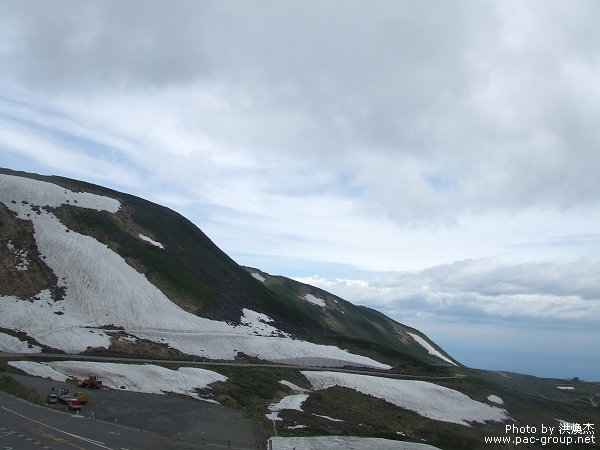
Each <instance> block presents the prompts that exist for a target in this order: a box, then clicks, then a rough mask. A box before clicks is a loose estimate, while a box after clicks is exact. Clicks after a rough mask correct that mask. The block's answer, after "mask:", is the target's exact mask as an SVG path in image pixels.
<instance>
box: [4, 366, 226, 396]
mask: <svg viewBox="0 0 600 450" xmlns="http://www.w3.org/2000/svg"><path fill="white" fill-rule="evenodd" d="M14 363H15V364H11V365H14V366H15V367H18V368H19V369H21V370H23V371H25V372H27V373H29V374H30V375H36V376H48V375H38V374H39V373H42V374H44V373H49V374H50V373H51V374H53V376H50V378H52V379H53V380H57V381H64V380H65V379H67V378H77V379H84V378H87V377H88V376H89V375H90V374H91V373H93V374H94V375H97V376H98V378H99V379H100V380H102V384H103V385H104V386H107V387H110V388H113V389H123V388H122V386H124V387H125V390H128V391H133V392H143V393H146V394H164V393H167V392H173V393H176V394H183V395H188V396H192V397H194V396H196V393H195V392H194V391H195V390H196V389H204V388H207V387H208V385H210V384H212V383H215V382H217V381H227V377H225V376H223V375H221V374H218V373H216V372H213V371H211V370H205V369H197V368H195V367H181V368H179V370H170V369H165V368H164V367H160V366H156V365H152V364H144V365H136V364H116V363H99V362H89V361H55V362H49V363H44V364H41V363H34V362H29V361H14ZM16 363H21V364H20V365H21V366H22V367H19V366H17V365H16ZM22 363H27V364H26V365H23V364H22Z"/></svg>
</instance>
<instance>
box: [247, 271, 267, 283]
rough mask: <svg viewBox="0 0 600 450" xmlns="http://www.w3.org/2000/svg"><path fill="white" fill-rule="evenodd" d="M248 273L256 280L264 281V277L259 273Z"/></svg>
mask: <svg viewBox="0 0 600 450" xmlns="http://www.w3.org/2000/svg"><path fill="white" fill-rule="evenodd" d="M250 275H252V276H253V277H254V278H256V279H257V280H258V281H262V282H263V283H264V282H265V277H262V276H260V274H259V273H257V272H252V273H251V274H250Z"/></svg>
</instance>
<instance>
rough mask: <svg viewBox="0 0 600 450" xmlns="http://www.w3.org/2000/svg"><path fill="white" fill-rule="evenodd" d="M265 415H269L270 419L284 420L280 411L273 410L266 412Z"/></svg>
mask: <svg viewBox="0 0 600 450" xmlns="http://www.w3.org/2000/svg"><path fill="white" fill-rule="evenodd" d="M265 416H266V417H267V419H269V420H273V421H275V420H283V419H282V418H281V417H279V413H278V412H272V413H269V414H265Z"/></svg>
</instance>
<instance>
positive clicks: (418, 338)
mask: <svg viewBox="0 0 600 450" xmlns="http://www.w3.org/2000/svg"><path fill="white" fill-rule="evenodd" d="M408 334H410V335H411V336H412V337H413V339H414V340H415V341H417V342H418V343H419V344H421V346H423V347H424V348H425V350H427V351H428V352H429V354H430V355H433V356H437V357H438V358H441V359H443V360H444V361H446V362H449V363H450V364H454V365H455V366H458V365H457V364H456V363H455V362H454V361H452V360H451V359H448V358H447V357H446V356H444V355H442V354H441V353H440V352H438V351H437V350H436V349H435V348H433V347H432V346H431V344H430V343H429V342H427V341H426V340H425V339H423V338H422V337H421V336H419V335H418V334H414V333H408Z"/></svg>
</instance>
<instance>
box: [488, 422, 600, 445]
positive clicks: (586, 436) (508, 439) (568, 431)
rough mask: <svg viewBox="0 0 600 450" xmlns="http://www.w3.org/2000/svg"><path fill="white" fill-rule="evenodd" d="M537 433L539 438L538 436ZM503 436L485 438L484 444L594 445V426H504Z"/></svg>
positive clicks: (570, 424)
mask: <svg viewBox="0 0 600 450" xmlns="http://www.w3.org/2000/svg"><path fill="white" fill-rule="evenodd" d="M538 431H539V432H540V433H541V436H540V435H538ZM505 433H506V434H505V435H504V436H486V437H485V438H484V441H485V443H486V444H509V445H520V444H541V445H548V444H562V445H570V444H595V443H596V436H595V434H594V424H593V423H586V424H583V425H581V424H576V423H567V422H562V423H561V424H560V426H558V427H550V426H546V425H544V424H542V426H541V427H540V428H539V429H538V428H537V427H532V426H530V425H526V426H522V427H518V426H516V425H506V429H505Z"/></svg>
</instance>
